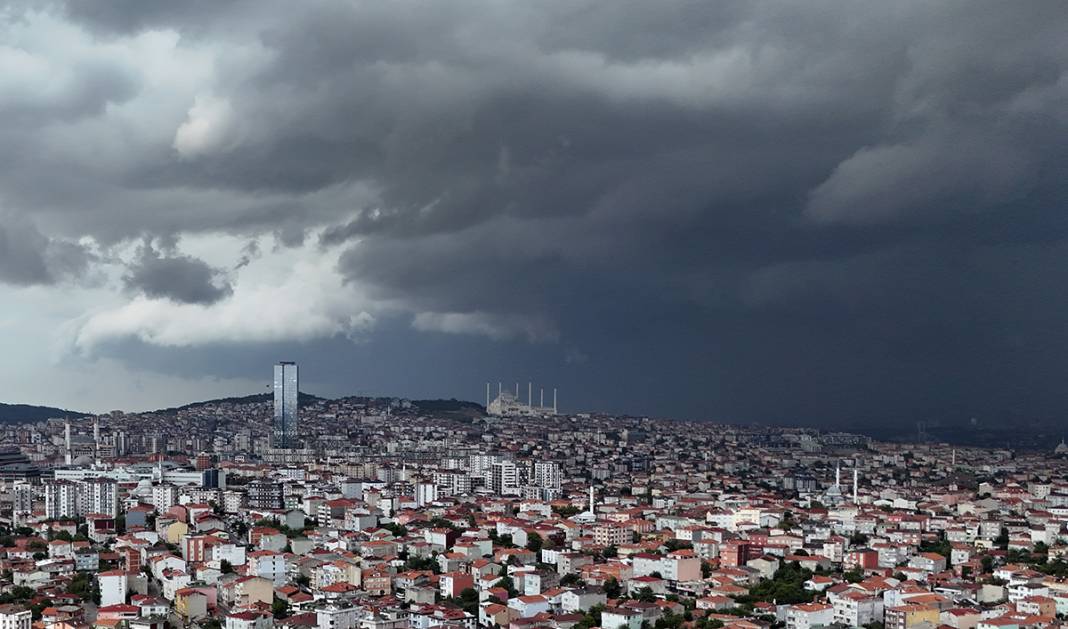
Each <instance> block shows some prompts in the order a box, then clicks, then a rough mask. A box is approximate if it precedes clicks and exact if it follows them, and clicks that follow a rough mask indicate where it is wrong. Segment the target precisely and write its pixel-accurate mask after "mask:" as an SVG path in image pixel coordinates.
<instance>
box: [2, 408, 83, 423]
mask: <svg viewBox="0 0 1068 629" xmlns="http://www.w3.org/2000/svg"><path fill="white" fill-rule="evenodd" d="M89 415H90V414H89V413H80V412H78V411H68V410H64V409H61V408H52V407H49V406H31V405H29V404H3V403H0V424H21V423H25V422H39V421H44V420H46V419H56V418H62V419H76V418H78V417H89Z"/></svg>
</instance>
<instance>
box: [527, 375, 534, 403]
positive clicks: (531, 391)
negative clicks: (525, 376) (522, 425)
mask: <svg viewBox="0 0 1068 629" xmlns="http://www.w3.org/2000/svg"><path fill="white" fill-rule="evenodd" d="M527 408H534V383H533V382H531V381H530V380H527Z"/></svg>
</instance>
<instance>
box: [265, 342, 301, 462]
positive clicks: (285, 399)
mask: <svg viewBox="0 0 1068 629" xmlns="http://www.w3.org/2000/svg"><path fill="white" fill-rule="evenodd" d="M298 386H299V385H298V378H297V364H296V363H290V362H281V363H278V364H277V365H275V366H274V422H273V423H272V425H271V447H272V448H293V447H295V446H296V445H297V395H298Z"/></svg>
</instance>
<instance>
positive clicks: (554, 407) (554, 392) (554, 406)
mask: <svg viewBox="0 0 1068 629" xmlns="http://www.w3.org/2000/svg"><path fill="white" fill-rule="evenodd" d="M553 415H556V387H553Z"/></svg>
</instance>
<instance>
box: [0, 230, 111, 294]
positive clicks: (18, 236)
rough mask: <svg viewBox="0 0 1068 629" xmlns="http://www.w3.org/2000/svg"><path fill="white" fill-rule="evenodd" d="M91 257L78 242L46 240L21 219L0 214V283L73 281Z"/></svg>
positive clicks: (83, 269)
mask: <svg viewBox="0 0 1068 629" xmlns="http://www.w3.org/2000/svg"><path fill="white" fill-rule="evenodd" d="M92 258H93V255H92V254H91V253H90V252H89V251H87V250H86V249H85V247H83V246H81V245H80V244H78V243H75V242H70V241H65V240H56V239H49V238H47V237H46V236H44V235H43V234H41V232H40V231H38V230H37V228H36V227H35V226H34V225H33V224H32V223H30V222H29V221H28V220H26V219H25V218H24V217H21V216H17V215H13V214H8V213H0V282H5V283H9V284H17V285H34V284H54V283H57V282H60V281H63V280H68V279H75V278H78V277H80V276H81V275H83V274H84V273H85V271H86V268H87V267H88V265H89V263H90V261H91V260H92Z"/></svg>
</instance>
